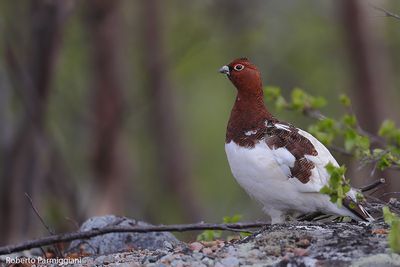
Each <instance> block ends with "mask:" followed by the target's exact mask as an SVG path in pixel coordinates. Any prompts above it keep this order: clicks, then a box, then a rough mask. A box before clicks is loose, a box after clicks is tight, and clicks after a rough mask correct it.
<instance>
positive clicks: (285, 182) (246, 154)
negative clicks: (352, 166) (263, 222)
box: [219, 58, 373, 223]
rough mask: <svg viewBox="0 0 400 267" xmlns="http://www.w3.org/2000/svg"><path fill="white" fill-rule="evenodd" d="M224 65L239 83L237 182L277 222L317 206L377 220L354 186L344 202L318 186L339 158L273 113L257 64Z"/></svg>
mask: <svg viewBox="0 0 400 267" xmlns="http://www.w3.org/2000/svg"><path fill="white" fill-rule="evenodd" d="M219 71H220V72H221V73H224V74H226V75H227V77H228V78H229V80H230V81H231V82H232V83H233V85H234V86H235V87H236V89H237V96H236V101H235V104H234V106H233V108H232V112H231V116H230V119H229V122H228V127H227V132H226V140H225V151H226V155H227V157H228V161H229V165H230V167H231V170H232V173H233V176H234V177H235V179H236V180H237V182H238V183H239V184H240V185H241V186H242V187H243V188H244V189H245V190H246V192H247V193H248V194H249V195H250V196H251V197H253V198H255V199H256V200H257V201H259V202H261V204H262V205H263V206H264V208H263V210H264V212H265V213H267V214H268V215H269V216H270V217H271V220H272V223H280V222H283V221H284V220H285V218H286V216H287V215H299V214H305V213H312V212H317V211H319V212H322V213H325V214H335V215H340V216H349V217H351V218H353V219H354V220H358V221H360V220H364V221H371V220H373V218H372V217H371V216H370V215H369V214H368V212H367V211H366V210H365V209H364V208H363V206H362V205H361V204H360V203H357V200H356V197H355V195H356V191H355V190H354V189H351V190H350V192H348V194H347V197H346V198H345V199H344V201H343V204H344V205H343V206H342V207H338V206H337V205H336V204H334V203H332V202H331V201H330V199H329V196H327V195H324V194H321V193H320V192H319V191H320V189H321V188H322V187H323V186H324V185H325V184H326V183H327V182H328V180H329V174H328V173H327V171H326V169H325V166H326V165H327V164H328V163H329V162H331V163H332V164H334V165H335V166H338V163H337V161H336V160H335V158H334V157H333V156H332V155H331V153H330V152H329V151H328V149H327V148H326V147H325V146H324V145H323V144H321V143H320V142H319V141H318V140H317V139H316V138H315V137H314V136H312V135H311V134H309V133H307V132H306V131H303V130H301V129H299V128H296V127H295V126H293V125H291V124H289V123H286V122H283V121H279V120H278V119H276V118H275V117H274V116H272V115H271V113H270V112H269V111H268V109H267V108H266V106H265V104H264V98H263V89H262V81H261V75H260V72H259V70H258V69H257V67H256V66H254V65H253V64H252V63H251V62H250V61H249V60H248V59H246V58H240V59H236V60H234V61H232V62H231V63H230V64H228V65H225V66H223V67H222V68H221V69H220V70H219Z"/></svg>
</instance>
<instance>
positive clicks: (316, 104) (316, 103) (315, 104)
mask: <svg viewBox="0 0 400 267" xmlns="http://www.w3.org/2000/svg"><path fill="white" fill-rule="evenodd" d="M310 106H311V108H313V109H319V108H322V107H325V106H326V99H325V98H323V97H315V98H314V97H311V99H310Z"/></svg>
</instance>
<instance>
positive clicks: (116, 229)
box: [0, 222, 267, 255]
mask: <svg viewBox="0 0 400 267" xmlns="http://www.w3.org/2000/svg"><path fill="white" fill-rule="evenodd" d="M265 225H267V223H265V222H253V223H224V224H212V223H194V224H174V225H149V226H133V227H121V226H115V225H114V226H108V227H104V228H101V229H93V230H90V231H84V232H72V233H64V234H58V235H51V236H46V237H43V238H39V239H35V240H28V241H25V242H22V243H20V244H17V245H10V246H4V247H0V255H6V254H10V253H14V252H19V251H24V250H28V249H32V248H37V247H40V246H47V245H52V244H57V243H61V242H69V241H72V240H78V239H88V238H91V237H94V236H99V235H104V234H108V233H148V232H167V231H168V232H186V231H197V230H223V231H232V232H243V231H244V230H245V229H249V228H257V227H262V226H265Z"/></svg>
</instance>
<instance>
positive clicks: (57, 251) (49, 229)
mask: <svg viewBox="0 0 400 267" xmlns="http://www.w3.org/2000/svg"><path fill="white" fill-rule="evenodd" d="M25 197H26V198H27V199H28V200H29V204H30V205H31V207H32V209H33V211H34V212H35V214H36V216H37V217H38V218H39V220H40V222H41V223H42V224H43V226H44V227H45V228H46V230H47V232H49V234H51V235H54V234H55V232H54V231H53V230H52V229H51V228H50V226H48V225H47V224H46V222H45V221H44V220H43V218H42V216H40V213H39V211H38V210H37V209H36V207H35V205H34V204H33V200H32V198H31V196H30V195H29V194H28V193H26V192H25ZM53 247H54V251H55V253H56V254H57V256H59V257H62V253H61V251H60V250H59V249H58V247H57V246H56V245H55V246H53ZM40 249H41V250H42V252H43V254H44V255H45V256H46V253H45V252H44V250H43V249H42V247H40Z"/></svg>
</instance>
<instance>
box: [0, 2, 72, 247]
mask: <svg viewBox="0 0 400 267" xmlns="http://www.w3.org/2000/svg"><path fill="white" fill-rule="evenodd" d="M66 4H67V2H65V1H62V0H57V1H45V0H32V1H30V2H29V8H30V17H28V18H27V20H26V21H27V25H24V29H25V28H26V29H27V30H28V43H27V44H26V46H25V47H23V48H22V49H24V50H25V51H18V52H19V53H18V56H20V55H23V56H25V57H24V58H22V59H21V61H20V58H19V57H17V56H16V54H14V50H13V49H14V48H15V47H14V46H13V47H10V46H9V47H8V49H7V51H6V58H7V62H8V72H9V73H10V76H11V77H12V79H13V81H14V87H15V88H16V89H17V90H18V94H19V96H20V97H21V99H22V102H23V104H22V109H23V118H22V120H21V122H20V127H19V129H18V130H17V132H16V134H15V136H14V140H13V141H12V143H11V144H10V146H9V147H7V148H6V151H5V166H4V168H3V173H2V187H1V188H2V193H1V197H2V199H1V209H0V212H1V214H0V218H1V220H0V237H1V239H2V240H1V241H2V242H6V241H13V240H14V241H15V240H17V239H22V238H26V236H28V235H29V234H32V232H33V230H34V229H35V226H36V225H37V224H38V219H37V218H34V216H35V215H34V213H33V211H32V208H31V207H30V205H29V202H28V201H27V199H26V197H25V195H24V193H25V192H26V193H28V194H29V195H30V196H32V197H33V198H34V199H35V197H36V196H39V195H40V193H41V192H43V190H44V184H43V178H44V176H46V175H47V174H48V172H49V162H48V161H49V143H48V136H47V134H46V129H45V119H46V116H45V115H46V108H47V102H48V97H49V94H50V87H51V81H52V78H53V74H54V68H55V64H56V60H57V58H58V52H59V48H60V43H61V35H62V31H63V26H64V23H65V19H66V17H67V16H66V10H67V5H66Z"/></svg>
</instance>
